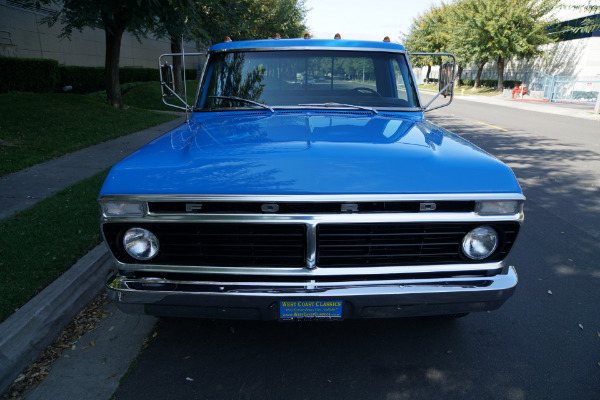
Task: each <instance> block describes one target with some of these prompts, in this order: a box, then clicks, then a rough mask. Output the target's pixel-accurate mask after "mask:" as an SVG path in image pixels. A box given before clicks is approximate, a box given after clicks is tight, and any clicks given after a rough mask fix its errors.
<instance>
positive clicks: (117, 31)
mask: <svg viewBox="0 0 600 400" xmlns="http://www.w3.org/2000/svg"><path fill="white" fill-rule="evenodd" d="M124 31H125V29H124V28H121V27H110V29H105V30H104V33H105V37H106V57H105V64H104V82H105V85H106V100H107V102H108V104H110V105H111V106H113V107H115V108H121V107H123V103H122V101H121V85H120V84H119V61H120V58H121V38H122V37H123V32H124Z"/></svg>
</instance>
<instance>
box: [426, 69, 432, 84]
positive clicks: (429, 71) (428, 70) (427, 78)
mask: <svg viewBox="0 0 600 400" xmlns="http://www.w3.org/2000/svg"><path fill="white" fill-rule="evenodd" d="M430 73H431V65H428V66H427V75H425V84H426V85H429V74H430Z"/></svg>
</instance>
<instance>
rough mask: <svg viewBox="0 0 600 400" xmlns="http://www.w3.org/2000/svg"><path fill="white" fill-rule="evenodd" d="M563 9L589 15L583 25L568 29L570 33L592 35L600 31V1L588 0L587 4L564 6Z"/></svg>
mask: <svg viewBox="0 0 600 400" xmlns="http://www.w3.org/2000/svg"><path fill="white" fill-rule="evenodd" d="M562 7H563V8H569V9H571V10H577V11H581V12H584V13H586V14H588V15H589V16H588V17H587V18H586V19H584V20H583V22H582V23H581V25H579V26H574V27H568V28H567V31H568V32H573V33H579V32H583V33H592V32H594V31H596V30H600V17H599V16H598V14H600V0H595V1H594V0H588V1H587V3H586V4H574V5H563V6H562Z"/></svg>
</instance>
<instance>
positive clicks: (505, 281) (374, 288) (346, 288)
mask: <svg viewBox="0 0 600 400" xmlns="http://www.w3.org/2000/svg"><path fill="white" fill-rule="evenodd" d="M517 280H518V278H517V274H516V271H515V269H514V267H513V266H511V267H510V268H509V270H508V273H507V274H506V275H496V276H493V277H457V278H445V279H405V280H391V281H367V282H339V283H337V284H334V283H331V282H322V283H318V282H310V288H308V287H307V286H308V283H304V284H300V285H298V284H296V285H295V286H296V287H300V288H301V290H291V288H292V287H293V286H288V285H286V284H284V283H279V284H275V285H271V284H266V283H254V282H252V283H250V284H249V285H250V286H255V287H256V289H254V290H253V289H247V290H238V291H236V290H235V289H234V290H227V291H223V292H204V293H203V292H193V291H179V290H178V291H159V290H152V285H157V284H161V283H159V282H158V281H155V280H150V281H146V282H143V281H141V280H132V279H128V278H125V277H122V276H117V277H114V279H113V276H111V275H109V276H108V279H107V282H106V287H107V289H109V290H111V291H116V292H119V294H121V293H122V294H123V295H126V294H128V293H139V294H142V293H143V294H148V295H150V294H154V295H156V296H158V297H162V296H169V295H182V294H184V295H185V294H192V295H202V294H208V295H220V296H251V297H254V296H257V297H279V296H281V295H282V294H286V292H287V294H288V295H291V296H294V297H297V296H300V297H303V296H311V297H325V296H329V297H330V296H340V297H346V296H365V295H367V296H368V295H378V296H379V295H385V294H403V295H407V294H410V293H414V294H417V293H421V294H425V293H458V292H460V293H465V292H485V291H495V290H502V289H506V288H513V287H514V286H516V284H517ZM129 283H143V284H147V285H148V290H136V289H131V288H130V287H129V286H128V284H129ZM164 283H172V284H177V283H180V282H177V281H168V280H165V281H164ZM183 283H185V284H191V285H198V286H201V285H211V286H212V285H219V283H218V282H217V283H206V282H200V281H199V282H183ZM223 285H226V286H233V284H231V283H229V282H223V283H220V286H223ZM246 285H248V284H246ZM261 286H262V287H261ZM277 286H279V287H280V288H281V290H274V287H277ZM269 288H271V289H269ZM287 288H289V291H286V289H287ZM302 289H303V290H302ZM119 300H120V298H119ZM148 300H150V299H149V298H148V299H146V301H148ZM153 300H156V301H158V300H160V298H153ZM409 300H410V299H409Z"/></svg>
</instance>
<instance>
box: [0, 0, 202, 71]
mask: <svg viewBox="0 0 600 400" xmlns="http://www.w3.org/2000/svg"><path fill="white" fill-rule="evenodd" d="M55 13H56V11H55V10H54V9H52V8H49V7H41V8H39V9H38V8H36V7H35V6H31V5H27V3H26V2H25V1H19V0H0V57H1V56H4V57H20V58H49V59H53V60H57V61H58V62H59V63H60V64H62V65H77V66H87V67H103V66H104V59H105V57H104V56H105V38H104V31H103V30H101V29H95V30H94V29H90V28H85V29H83V31H82V32H79V31H73V34H72V36H71V38H70V39H67V38H64V39H59V37H58V36H59V35H60V33H61V29H62V25H61V24H60V23H56V24H55V25H54V26H52V27H48V25H46V24H40V22H41V21H42V19H43V18H45V17H48V16H52V15H54V14H55ZM170 51H171V45H170V42H169V41H168V40H166V39H155V38H141V39H140V40H139V41H138V39H137V38H136V37H135V36H134V35H132V34H130V33H128V32H125V33H124V34H123V39H122V42H121V59H120V61H121V62H120V64H121V67H146V68H156V67H157V66H158V57H159V56H160V55H161V54H164V53H169V52H170ZM185 51H186V52H197V50H196V47H195V44H194V43H186V46H185ZM188 67H191V68H195V67H196V65H188Z"/></svg>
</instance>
